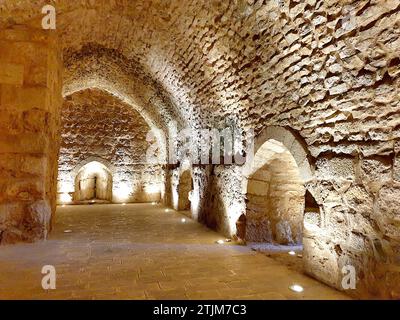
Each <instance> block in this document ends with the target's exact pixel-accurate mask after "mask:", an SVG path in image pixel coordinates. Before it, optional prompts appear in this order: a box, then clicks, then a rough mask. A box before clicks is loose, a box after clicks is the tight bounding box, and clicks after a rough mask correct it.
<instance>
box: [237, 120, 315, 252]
mask: <svg viewBox="0 0 400 320" xmlns="http://www.w3.org/2000/svg"><path fill="white" fill-rule="evenodd" d="M254 150H255V153H254V156H253V157H252V158H251V159H250V161H248V162H247V163H246V165H245V166H244V180H243V194H244V195H245V200H246V211H245V213H243V214H242V215H241V216H240V217H238V219H237V223H236V228H237V236H238V238H241V239H243V238H244V239H243V240H246V241H247V242H267V243H273V244H282V245H288V244H301V243H302V239H303V224H304V217H305V214H304V212H305V207H306V197H305V195H306V185H307V183H308V182H310V181H312V179H313V169H312V167H311V165H310V163H309V157H308V151H307V148H306V145H305V143H304V142H303V141H302V140H301V138H300V137H299V136H297V135H296V134H295V133H294V132H292V131H291V130H288V129H286V128H283V127H267V128H266V129H264V130H263V131H262V132H261V133H260V134H259V135H257V137H256V138H255V142H254ZM307 195H308V197H307V199H308V201H307V202H309V201H310V200H309V199H310V197H311V198H312V196H311V194H310V193H309V192H308V193H307Z"/></svg>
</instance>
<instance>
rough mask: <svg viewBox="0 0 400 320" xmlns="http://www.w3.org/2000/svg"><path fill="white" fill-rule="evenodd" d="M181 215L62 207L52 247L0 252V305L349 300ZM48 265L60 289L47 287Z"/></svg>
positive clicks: (136, 208) (138, 208) (148, 208)
mask: <svg viewBox="0 0 400 320" xmlns="http://www.w3.org/2000/svg"><path fill="white" fill-rule="evenodd" d="M183 217H184V216H183V215H181V214H180V213H177V212H174V211H172V210H170V211H169V212H165V209H164V208H162V207H161V206H158V205H155V206H152V205H151V204H130V205H125V206H123V205H87V206H66V207H60V208H59V209H58V211H57V218H56V220H57V223H56V225H55V228H54V230H53V232H52V234H51V236H50V239H49V240H48V241H45V242H40V243H35V244H20V245H14V246H3V247H1V248H0V299H348V297H347V296H346V295H343V294H342V293H340V292H338V291H335V290H333V289H331V288H329V287H327V286H325V285H323V284H321V283H319V282H317V281H315V280H313V279H311V278H309V277H307V276H305V275H302V274H301V273H300V272H296V271H293V270H290V269H288V268H287V267H286V266H284V265H282V264H280V263H279V262H277V261H275V260H273V259H271V258H269V257H267V256H265V255H264V254H262V253H257V252H254V251H252V250H251V249H250V248H248V247H245V246H238V245H234V244H230V243H225V244H222V245H220V244H216V243H215V242H216V241H217V240H219V239H223V238H222V237H221V236H220V235H219V234H217V233H215V232H213V231H211V230H209V229H207V228H206V227H204V226H203V225H201V224H199V223H196V222H194V221H192V220H190V219H188V218H186V222H185V223H184V222H182V218H183ZM65 231H70V232H65ZM293 259H298V258H297V257H293ZM44 265H53V266H54V267H55V268H56V271H57V288H56V290H51V291H45V290H43V289H42V287H41V280H42V277H43V275H42V274H41V269H42V267H43V266H44ZM292 284H300V285H301V286H303V287H304V291H303V292H302V293H296V292H292V291H291V290H290V289H289V286H291V285H292Z"/></svg>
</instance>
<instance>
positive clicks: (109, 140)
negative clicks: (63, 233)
mask: <svg viewBox="0 0 400 320" xmlns="http://www.w3.org/2000/svg"><path fill="white" fill-rule="evenodd" d="M149 131H150V127H149V126H148V124H147V123H146V122H145V121H144V119H143V118H142V117H141V116H140V114H139V113H138V112H137V111H135V110H133V109H132V108H131V107H130V106H127V105H125V104H123V103H121V102H120V101H118V99H116V98H114V97H112V96H110V95H108V94H106V93H104V92H100V91H98V90H86V91H82V92H78V93H75V94H73V95H72V96H69V97H67V98H66V101H65V102H64V106H63V110H62V133H61V137H62V140H61V149H60V159H59V181H58V188H59V195H60V200H61V197H62V195H64V194H65V193H68V194H69V195H70V196H71V198H73V193H74V192H75V178H76V176H75V174H76V173H77V172H76V169H77V168H79V166H80V165H82V164H86V162H87V161H89V160H90V159H101V161H102V163H106V164H108V166H109V168H108V169H109V170H110V171H112V175H113V200H114V201H115V202H129V201H132V202H141V201H158V200H159V199H160V192H161V188H162V185H163V181H162V173H161V167H160V166H159V165H152V164H149V163H147V160H146V152H147V149H148V148H149V143H148V142H147V141H146V135H147V133H148V132H149ZM106 166H107V165H106Z"/></svg>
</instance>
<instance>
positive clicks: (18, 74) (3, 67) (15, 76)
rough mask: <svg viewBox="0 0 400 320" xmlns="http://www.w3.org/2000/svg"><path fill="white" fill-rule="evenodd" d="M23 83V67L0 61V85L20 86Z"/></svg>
mask: <svg viewBox="0 0 400 320" xmlns="http://www.w3.org/2000/svg"><path fill="white" fill-rule="evenodd" d="M23 83H24V66H23V65H20V64H13V63H5V62H2V61H0V84H10V85H17V86H22V84H23Z"/></svg>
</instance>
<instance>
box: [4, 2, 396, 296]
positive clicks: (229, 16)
mask: <svg viewBox="0 0 400 320" xmlns="http://www.w3.org/2000/svg"><path fill="white" fill-rule="evenodd" d="M44 3H45V1H44V0H43V1H34V2H32V1H28V0H21V1H14V0H5V1H3V3H2V5H3V7H2V9H3V10H0V26H1V27H5V26H8V25H10V24H11V25H12V24H30V23H32V20H35V19H38V18H40V17H41V16H40V9H41V6H42V5H43V4H44ZM57 10H58V11H57V12H58V14H59V19H58V32H59V33H60V36H61V41H60V43H61V45H62V46H63V49H64V53H65V61H69V60H72V63H70V64H67V65H66V68H67V73H72V74H73V75H72V76H71V77H70V78H73V79H74V80H75V81H74V82H76V83H80V80H81V81H82V82H85V83H92V84H93V83H94V84H96V80H98V78H99V77H98V76H99V75H102V78H101V79H102V80H103V79H105V78H108V79H112V80H111V81H110V82H111V83H107V86H105V87H107V89H108V90H109V91H113V92H119V93H121V92H123V93H125V94H124V95H123V96H129V97H130V98H131V101H132V104H134V103H138V104H140V106H139V107H138V110H143V112H147V111H148V110H151V114H154V117H152V118H154V119H155V120H154V121H155V122H160V127H162V126H164V127H165V123H163V122H167V121H169V120H171V118H174V116H175V115H178V116H179V117H181V118H182V119H183V122H184V124H186V125H188V126H190V127H192V128H199V127H220V126H223V125H224V124H225V123H226V122H229V121H234V122H235V123H237V124H238V125H239V126H240V127H241V128H242V129H244V130H246V129H249V128H253V129H255V131H256V132H257V133H259V132H261V131H262V130H263V129H264V128H266V127H270V126H280V127H285V128H290V129H291V130H292V131H295V132H296V133H297V135H298V136H299V138H300V139H301V141H302V142H304V143H305V146H306V147H305V151H306V155H307V158H308V159H309V160H311V162H312V164H314V163H316V173H315V174H313V175H312V177H311V179H309V180H307V183H306V188H307V190H308V191H309V192H310V193H311V194H312V196H313V197H314V198H315V200H316V202H317V205H318V206H319V213H320V218H319V219H313V221H314V222H316V223H310V225H309V226H307V227H308V228H306V229H305V239H304V245H305V248H306V250H305V254H304V260H305V262H306V270H307V271H308V272H309V273H310V274H312V275H313V276H315V277H317V278H318V279H320V280H322V281H324V282H326V283H329V284H330V285H333V286H336V287H338V288H341V285H340V280H341V278H342V271H341V270H342V267H343V266H344V265H347V264H350V265H354V266H355V268H356V270H357V277H358V278H357V283H358V285H357V288H358V289H357V290H356V292H355V294H358V295H361V296H362V295H366V294H369V295H376V296H380V297H392V298H399V296H400V293H399V288H400V285H399V283H400V281H399V273H400V272H399V255H400V253H399V248H400V239H399V234H400V232H399V214H398V212H397V211H396V208H397V207H398V206H397V202H398V201H397V199H398V193H399V175H400V174H399V167H400V166H399V156H398V154H399V145H400V144H399V136H400V134H399V130H400V128H399V125H398V123H399V108H400V101H399V95H400V78H399V75H400V67H399V66H400V53H399V52H400V50H399V49H400V40H399V39H400V32H399V30H400V28H399V19H400V3H399V2H398V1H397V0H379V1H369V0H329V1H325V0H304V1H299V0H282V1H275V0H268V1H256V0H254V1H253V0H250V1H249V0H237V1H212V2H210V1H208V0H204V1H199V0H188V1H161V0H143V1H140V0H138V1H129V2H126V3H124V4H121V3H119V2H116V1H108V2H107V1H89V2H88V1H82V0H60V1H58V2H57ZM82 17H85V19H82ZM35 21H36V20H35ZM71 21H72V23H71ZM93 43H94V44H96V46H95V47H94V48H92V47H90V48H89V49H90V50H89V49H88V50H87V51H89V52H88V53H87V52H86V51H85V50H84V48H85V46H86V45H88V44H93ZM1 48H2V49H1V50H4V49H3V48H6V49H5V50H7V48H8V45H6V46H1ZM96 48H97V49H96ZM98 48H104V50H106V51H107V52H111V53H109V54H106V55H103V54H100V57H101V59H97V57H99V52H100V51H102V50H100V49H98ZM82 51H83V53H87V54H86V55H85V59H87V60H88V61H89V62H87V63H86V62H85V63H84V64H83V67H84V68H80V67H81V64H79V63H77V61H79V60H80V58H82V56H83V53H82ZM2 52H3V51H2ZM114 53H118V54H119V55H118V57H122V59H117V60H118V61H119V60H121V61H123V62H124V61H125V60H128V61H129V62H130V63H121V65H122V66H123V67H118V68H114V67H109V62H110V61H112V62H114V61H115V55H114ZM35 54H36V53H35V52H32V56H33V57H34V56H35ZM1 61H3V59H1ZM4 61H7V60H6V59H5V60H4ZM89 65H90V67H88V66H89ZM117 65H118V66H120V65H119V64H117ZM137 65H140V66H141V68H140V72H136V70H135V68H136V66H137ZM85 66H87V68H86V67H85ZM102 66H105V68H106V69H107V70H108V71H109V72H107V73H106V74H103V73H102V72H101V71H102ZM82 69H84V71H85V72H82ZM125 69H126V70H125ZM2 70H6V69H2ZM121 71H124V77H122V78H121V76H120V75H121V74H122V72H121ZM138 74H140V75H143V77H140V83H137V82H136V77H135V75H138ZM3 76H4V74H3ZM129 77H131V78H134V79H135V88H139V89H140V88H144V87H149V85H150V84H151V87H152V90H148V91H146V94H143V95H137V94H136V95H135V94H133V93H132V94H131V92H129V95H128V93H127V91H129V90H130V88H131V83H132V81H133V80H131V81H129ZM115 79H118V81H115V83H114V80H115ZM150 80H151V81H150ZM146 84H147V85H146ZM126 88H129V90H128V89H126ZM2 90H3V88H2ZM139 91H140V92H142V90H139ZM157 93H160V94H157ZM161 93H162V94H161ZM135 98H136V99H135ZM153 102H154V103H153ZM167 106H168V108H167ZM171 109H172V110H171ZM9 131H10V129H8V128H7V130H6V132H7V134H8V132H9ZM281 138H282V139H284V138H285V137H281ZM31 145H34V144H30V145H29V146H31ZM303 151H304V150H303ZM291 152H292V151H291ZM27 154H29V152H27ZM7 163H9V161H7ZM298 165H299V167H300V166H301V165H302V164H301V163H298ZM328 173H329V174H328ZM193 179H194V195H193V196H194V199H196V201H195V202H196V206H195V207H194V210H196V214H194V215H195V216H196V217H198V218H199V219H200V220H201V221H204V222H206V223H207V224H208V225H210V226H213V227H215V228H216V229H217V230H220V231H221V232H223V233H225V234H228V235H232V234H233V232H234V231H235V227H234V221H236V220H237V218H238V217H239V216H240V215H241V214H243V212H245V210H246V208H245V206H244V198H243V190H242V183H243V180H244V179H243V174H242V168H240V167H238V166H227V167H223V166H215V167H212V166H209V167H196V168H193ZM4 194H5V193H4ZM210 197H211V199H212V197H214V201H209V200H210ZM192 210H193V209H192ZM350 292H351V291H350Z"/></svg>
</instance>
